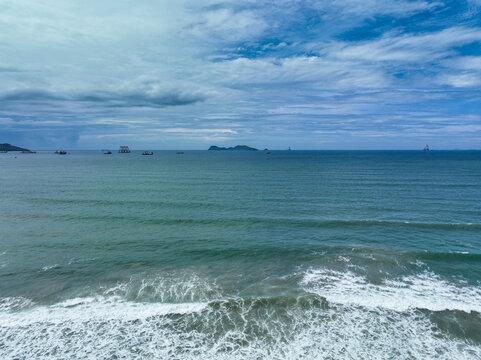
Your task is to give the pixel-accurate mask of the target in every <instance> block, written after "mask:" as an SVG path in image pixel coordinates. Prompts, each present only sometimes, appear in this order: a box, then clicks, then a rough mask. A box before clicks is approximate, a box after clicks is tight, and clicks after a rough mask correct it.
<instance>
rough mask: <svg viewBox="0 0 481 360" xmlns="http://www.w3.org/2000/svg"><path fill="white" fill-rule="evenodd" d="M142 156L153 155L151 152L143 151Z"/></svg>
mask: <svg viewBox="0 0 481 360" xmlns="http://www.w3.org/2000/svg"><path fill="white" fill-rule="evenodd" d="M142 155H154V152H153V151H144V152H143V153H142Z"/></svg>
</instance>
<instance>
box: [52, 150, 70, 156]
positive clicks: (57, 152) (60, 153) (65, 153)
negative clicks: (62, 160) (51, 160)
mask: <svg viewBox="0 0 481 360" xmlns="http://www.w3.org/2000/svg"><path fill="white" fill-rule="evenodd" d="M55 153H56V154H59V155H67V152H66V151H64V150H60V151H56V152H55Z"/></svg>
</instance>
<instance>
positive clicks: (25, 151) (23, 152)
mask: <svg viewBox="0 0 481 360" xmlns="http://www.w3.org/2000/svg"><path fill="white" fill-rule="evenodd" d="M36 153H37V152H36V151H32V150H23V151H22V154H36Z"/></svg>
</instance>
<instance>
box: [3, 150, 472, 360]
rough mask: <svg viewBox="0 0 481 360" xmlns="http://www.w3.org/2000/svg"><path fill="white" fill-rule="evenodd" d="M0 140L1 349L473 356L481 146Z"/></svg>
mask: <svg viewBox="0 0 481 360" xmlns="http://www.w3.org/2000/svg"><path fill="white" fill-rule="evenodd" d="M140 153H141V152H132V153H131V154H116V153H114V154H112V155H110V156H107V155H103V154H102V153H101V152H96V151H90V152H89V151H78V152H72V153H70V154H69V155H66V156H59V155H55V154H52V153H50V152H44V153H42V152H39V153H37V154H14V153H8V154H0V184H1V185H0V200H1V211H2V216H1V217H0V358H2V359H33V358H35V359H63V358H65V359H69V358H76V359H92V358H95V359H137V358H138V359H190V358H196V359H479V358H480V357H481V315H480V312H481V152H469V151H456V152H442V151H430V152H421V151H420V152H334V151H333V152H322V151H319V152H317V151H305V152H304V151H290V152H288V151H284V152H283V151H272V153H271V154H270V155H268V154H265V153H264V152H207V151H186V152H185V154H183V155H177V154H175V152H173V151H156V152H155V154H154V156H141V155H140Z"/></svg>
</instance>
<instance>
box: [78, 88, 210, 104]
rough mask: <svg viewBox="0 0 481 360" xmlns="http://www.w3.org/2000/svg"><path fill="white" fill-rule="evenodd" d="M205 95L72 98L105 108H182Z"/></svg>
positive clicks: (107, 94)
mask: <svg viewBox="0 0 481 360" xmlns="http://www.w3.org/2000/svg"><path fill="white" fill-rule="evenodd" d="M207 97H208V96H207V95H205V94H200V93H187V92H177V91H173V92H165V93H159V94H151V93H146V92H144V91H137V92H125V93H112V92H101V93H94V94H80V95H78V96H75V97H74V100H77V101H86V102H95V103H104V104H105V105H106V106H119V107H165V106H183V105H191V104H195V103H197V102H202V101H205V100H206V99H207Z"/></svg>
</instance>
